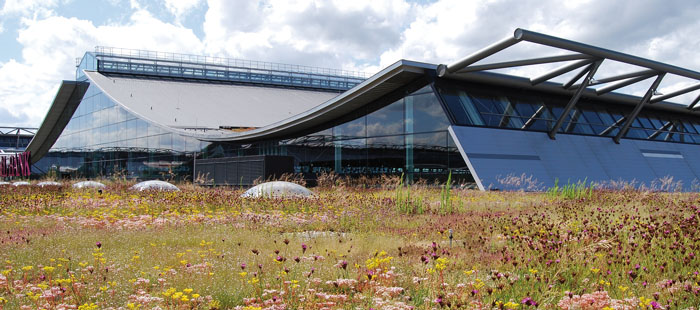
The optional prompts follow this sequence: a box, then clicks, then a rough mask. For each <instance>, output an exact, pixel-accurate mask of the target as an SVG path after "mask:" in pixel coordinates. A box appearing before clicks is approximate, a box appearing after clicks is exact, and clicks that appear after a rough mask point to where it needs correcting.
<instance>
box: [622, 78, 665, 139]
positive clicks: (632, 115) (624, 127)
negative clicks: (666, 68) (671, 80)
mask: <svg viewBox="0 0 700 310" xmlns="http://www.w3.org/2000/svg"><path fill="white" fill-rule="evenodd" d="M665 75H666V73H665V72H662V73H659V75H658V76H657V77H656V80H654V83H652V84H651V87H649V89H648V90H647V93H646V94H644V97H642V100H641V101H639V103H638V104H637V106H635V107H634V110H632V113H630V115H629V116H627V121H626V122H625V124H624V125H622V127H621V128H620V131H619V132H618V133H617V135H616V136H615V137H614V138H613V141H615V143H618V144H619V143H620V139H622V137H624V136H625V135H626V134H627V131H629V129H630V126H632V122H634V120H635V119H636V118H637V115H639V112H641V111H642V108H644V106H645V105H646V104H647V103H649V99H651V96H652V95H654V92H655V91H656V88H657V87H659V84H661V80H663V79H664V76H665Z"/></svg>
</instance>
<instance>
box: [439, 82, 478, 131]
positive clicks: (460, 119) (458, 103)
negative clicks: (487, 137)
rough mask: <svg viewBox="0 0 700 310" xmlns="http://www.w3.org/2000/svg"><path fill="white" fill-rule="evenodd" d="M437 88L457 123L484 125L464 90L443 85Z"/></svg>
mask: <svg viewBox="0 0 700 310" xmlns="http://www.w3.org/2000/svg"><path fill="white" fill-rule="evenodd" d="M438 89H439V90H440V92H441V95H442V98H443V99H444V100H445V103H446V104H447V108H448V109H449V110H450V113H451V114H452V117H453V118H454V120H455V123H456V124H457V125H476V126H483V125H484V121H483V120H482V119H481V115H480V114H479V112H478V111H477V109H476V107H475V106H474V103H473V102H472V100H471V98H469V95H467V93H466V92H465V91H463V90H460V89H456V88H445V87H440V88H438Z"/></svg>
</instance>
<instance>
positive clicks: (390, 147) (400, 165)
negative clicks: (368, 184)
mask: <svg viewBox="0 0 700 310" xmlns="http://www.w3.org/2000/svg"><path fill="white" fill-rule="evenodd" d="M405 165H406V148H405V146H404V136H403V135H397V136H387V137H377V138H368V139H367V168H368V173H370V174H374V175H379V174H395V175H396V174H401V173H403V172H404V170H403V169H404V166H405Z"/></svg>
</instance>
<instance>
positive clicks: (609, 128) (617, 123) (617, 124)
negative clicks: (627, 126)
mask: <svg viewBox="0 0 700 310" xmlns="http://www.w3.org/2000/svg"><path fill="white" fill-rule="evenodd" d="M626 119H627V118H626V117H624V116H623V117H621V118H620V119H618V120H617V121H615V123H613V124H612V125H610V127H608V128H605V130H603V131H601V132H600V133H599V134H598V135H599V136H607V135H608V134H609V133H610V132H611V131H613V130H614V129H615V127H617V126H620V124H622V122H624V121H625V120H626Z"/></svg>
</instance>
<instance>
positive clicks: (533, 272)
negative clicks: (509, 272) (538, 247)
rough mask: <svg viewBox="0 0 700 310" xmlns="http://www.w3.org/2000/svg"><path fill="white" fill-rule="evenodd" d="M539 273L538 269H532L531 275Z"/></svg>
mask: <svg viewBox="0 0 700 310" xmlns="http://www.w3.org/2000/svg"><path fill="white" fill-rule="evenodd" d="M537 272H538V270H537V269H530V273H531V274H536V273H537Z"/></svg>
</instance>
